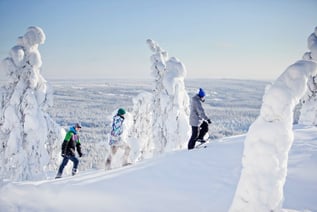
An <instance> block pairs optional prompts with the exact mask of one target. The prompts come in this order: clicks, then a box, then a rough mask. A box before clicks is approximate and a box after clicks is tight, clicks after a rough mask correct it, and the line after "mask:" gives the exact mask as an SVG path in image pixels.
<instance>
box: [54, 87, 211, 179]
mask: <svg viewBox="0 0 317 212" xmlns="http://www.w3.org/2000/svg"><path fill="white" fill-rule="evenodd" d="M205 97H206V93H205V91H204V90H203V89H202V88H200V89H199V91H198V93H197V94H195V95H194V96H193V97H192V98H191V107H190V116H189V124H190V125H191V133H192V134H191V137H190V139H189V141H188V145H187V148H188V150H191V149H194V148H195V145H196V142H200V143H205V142H206V140H204V137H205V135H206V134H207V132H208V128H209V124H211V121H210V119H209V118H208V116H207V115H206V113H205V110H204V107H203V104H202V103H204V102H205ZM125 114H126V111H125V110H124V109H123V108H119V109H118V111H117V113H116V114H115V115H114V116H113V120H112V125H111V132H110V139H109V145H110V153H109V155H108V157H107V159H106V169H111V163H112V159H113V157H114V155H115V154H116V153H117V151H118V149H122V150H123V151H124V155H123V163H122V165H123V166H124V165H128V164H130V163H129V161H128V156H129V153H130V150H131V148H130V146H129V145H128V144H127V143H126V141H125V140H124V139H122V133H123V123H124V119H125ZM80 129H81V126H80V124H78V123H77V124H75V126H72V127H70V129H69V131H68V132H67V133H66V136H65V138H64V141H63V143H62V153H61V156H62V157H63V160H62V163H61V165H60V166H59V169H58V172H57V175H56V178H61V177H62V174H63V170H64V168H65V166H66V165H67V163H68V161H69V160H71V161H72V162H73V168H72V175H75V174H76V173H77V170H78V164H79V159H78V158H77V157H76V151H77V153H78V156H79V157H82V155H83V154H82V151H81V143H80V140H79V135H78V132H79V131H80Z"/></svg>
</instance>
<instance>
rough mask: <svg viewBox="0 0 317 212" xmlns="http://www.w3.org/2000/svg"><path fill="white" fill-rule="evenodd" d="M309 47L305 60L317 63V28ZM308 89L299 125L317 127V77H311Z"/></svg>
mask: <svg viewBox="0 0 317 212" xmlns="http://www.w3.org/2000/svg"><path fill="white" fill-rule="evenodd" d="M307 46H308V49H309V50H310V51H309V52H306V53H305V54H304V56H303V59H304V60H312V61H315V62H316V61H317V27H316V28H315V31H314V32H313V33H312V34H311V35H310V36H309V37H308V39H307ZM307 86H308V89H307V92H306V94H305V96H304V97H303V98H302V100H301V103H302V107H301V110H300V117H299V123H300V124H305V125H317V75H314V76H311V77H310V78H309V80H308V83H307Z"/></svg>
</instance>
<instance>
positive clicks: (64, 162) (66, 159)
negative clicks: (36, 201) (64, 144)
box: [56, 156, 69, 178]
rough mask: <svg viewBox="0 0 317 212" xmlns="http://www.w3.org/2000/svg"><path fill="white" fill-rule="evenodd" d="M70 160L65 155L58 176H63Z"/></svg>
mask: <svg viewBox="0 0 317 212" xmlns="http://www.w3.org/2000/svg"><path fill="white" fill-rule="evenodd" d="M68 160H69V158H68V157H67V156H65V157H63V161H62V163H61V165H60V166H59V169H58V172H57V175H56V178H61V177H62V174H63V170H64V168H65V166H66V165H67V163H68Z"/></svg>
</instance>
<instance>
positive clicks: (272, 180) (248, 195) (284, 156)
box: [230, 60, 317, 212]
mask: <svg viewBox="0 0 317 212" xmlns="http://www.w3.org/2000/svg"><path fill="white" fill-rule="evenodd" d="M316 74H317V64H316V63H315V62H313V61H305V60H301V61H298V62H296V63H295V64H293V65H291V66H290V67H288V68H287V70H286V71H285V72H284V73H283V74H282V75H281V76H280V77H279V78H278V79H277V80H276V81H275V82H274V83H273V85H271V86H270V87H269V88H268V89H267V91H266V93H265V95H264V97H263V104H262V107H261V112H260V116H259V117H258V118H257V119H256V121H255V122H254V123H253V124H252V125H251V127H250V129H249V131H248V133H247V137H246V140H245V143H244V152H243V159H242V165H243V168H242V173H241V176H240V180H239V183H238V187H237V190H236V193H235V196H234V199H233V202H232V205H231V208H230V211H231V212H238V211H239V212H253V211H257V212H268V211H271V212H272V211H281V209H282V203H283V187H284V183H285V179H286V175H287V161H288V153H289V150H290V147H291V146H292V143H293V140H294V138H293V130H292V124H293V110H294V108H295V106H296V104H297V103H298V102H299V100H300V98H301V97H303V95H304V94H305V92H306V89H307V81H308V79H309V78H310V77H311V76H315V75H316Z"/></svg>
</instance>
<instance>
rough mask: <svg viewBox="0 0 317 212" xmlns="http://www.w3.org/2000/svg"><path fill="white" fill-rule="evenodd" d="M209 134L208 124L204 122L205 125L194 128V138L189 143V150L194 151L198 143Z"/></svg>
mask: <svg viewBox="0 0 317 212" xmlns="http://www.w3.org/2000/svg"><path fill="white" fill-rule="evenodd" d="M207 132H208V123H207V122H205V121H203V123H202V124H201V125H200V126H199V127H196V126H192V136H191V137H190V139H189V142H188V149H193V148H194V147H195V144H196V141H197V140H198V139H203V138H204V136H205V135H206V133H207Z"/></svg>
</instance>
